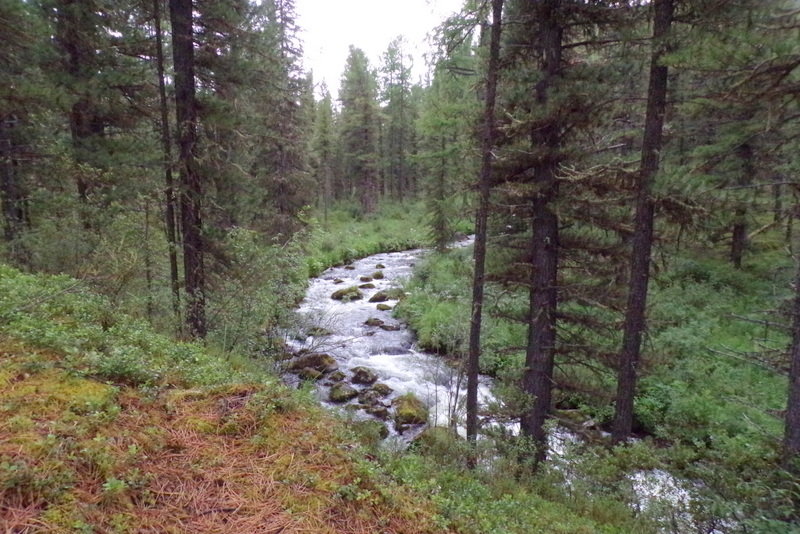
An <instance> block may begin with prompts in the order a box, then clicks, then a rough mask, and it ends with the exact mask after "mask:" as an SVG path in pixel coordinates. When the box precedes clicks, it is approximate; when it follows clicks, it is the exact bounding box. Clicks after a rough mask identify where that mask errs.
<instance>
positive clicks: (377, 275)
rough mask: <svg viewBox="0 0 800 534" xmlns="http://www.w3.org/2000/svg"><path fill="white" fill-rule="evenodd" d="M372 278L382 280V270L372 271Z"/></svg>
mask: <svg viewBox="0 0 800 534" xmlns="http://www.w3.org/2000/svg"><path fill="white" fill-rule="evenodd" d="M372 278H374V279H375V280H383V271H375V272H374V273H372Z"/></svg>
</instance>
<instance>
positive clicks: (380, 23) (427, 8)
mask: <svg viewBox="0 0 800 534" xmlns="http://www.w3.org/2000/svg"><path fill="white" fill-rule="evenodd" d="M295 5H296V8H297V14H298V23H299V25H300V28H301V31H302V37H303V42H304V52H305V67H306V68H307V69H311V70H313V71H314V81H315V82H316V83H317V84H319V83H320V82H322V81H323V80H324V81H325V82H326V83H327V84H328V88H329V89H330V91H331V94H332V95H333V96H334V98H335V97H336V96H337V94H338V90H339V83H340V81H341V80H340V78H341V76H342V71H343V70H344V63H345V59H346V58H347V50H348V47H349V46H350V45H351V44H352V45H354V46H357V47H359V48H361V49H362V50H364V52H365V53H366V54H367V57H368V58H369V61H370V63H371V65H372V66H373V67H376V66H377V65H378V62H379V59H380V56H381V54H383V52H384V51H385V50H386V47H387V46H388V45H389V42H390V41H391V40H392V39H394V38H395V37H397V36H398V35H401V34H402V35H404V36H405V37H406V40H407V42H408V43H409V48H410V50H409V52H410V53H412V54H413V56H414V69H413V76H414V79H415V80H416V79H417V78H419V77H421V76H422V75H423V74H424V73H425V70H426V66H425V60H424V59H423V53H425V52H426V51H427V50H428V46H427V44H426V35H427V34H428V33H429V32H430V31H431V30H432V29H433V28H434V27H435V26H436V25H438V24H439V23H440V22H441V21H442V20H444V18H445V17H447V16H448V15H449V14H451V13H453V12H455V11H457V10H458V9H459V8H460V6H461V0H297V1H296V4H295Z"/></svg>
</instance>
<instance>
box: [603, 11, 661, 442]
mask: <svg viewBox="0 0 800 534" xmlns="http://www.w3.org/2000/svg"><path fill="white" fill-rule="evenodd" d="M653 9H654V14H653V51H652V57H651V59H650V86H649V88H648V91H647V114H646V117H645V124H644V138H643V140H642V159H641V163H640V167H639V182H638V184H637V192H636V216H635V217H636V218H635V226H634V234H633V240H632V249H631V273H630V279H629V282H628V304H627V308H626V311H625V328H624V333H623V337H622V350H621V352H620V356H619V369H618V375H617V404H616V410H615V413H614V425H613V432H612V435H613V439H614V441H622V440H625V439H627V437H628V436H630V433H631V429H632V426H633V398H634V395H635V393H636V379H637V374H638V373H637V368H638V366H639V359H640V353H641V346H642V334H643V333H644V330H645V326H646V317H645V314H646V308H647V288H648V284H649V281H650V254H651V249H652V246H653V199H652V197H651V195H650V191H651V190H652V185H653V180H654V179H655V176H656V173H657V172H658V166H659V153H660V152H661V146H662V144H663V143H662V138H663V130H664V114H665V112H666V107H667V76H668V69H667V67H666V66H663V65H660V61H661V58H662V56H663V55H664V53H665V52H666V50H667V43H666V42H665V40H666V38H667V36H668V34H669V31H670V26H671V25H672V16H673V12H674V6H673V0H655V2H654V5H653Z"/></svg>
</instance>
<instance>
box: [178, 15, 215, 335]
mask: <svg viewBox="0 0 800 534" xmlns="http://www.w3.org/2000/svg"><path fill="white" fill-rule="evenodd" d="M169 11H170V21H171V23H172V57H173V63H174V66H175V114H176V118H177V124H176V131H177V133H178V149H179V155H178V168H179V172H180V182H181V189H180V194H179V203H180V208H181V230H182V234H183V270H184V281H185V291H186V324H187V327H188V329H189V335H190V336H192V337H197V338H203V337H205V335H206V331H207V327H206V314H205V305H206V287H205V284H206V281H205V263H204V252H205V250H204V244H203V219H202V214H201V202H202V198H203V189H202V181H201V177H200V173H199V171H198V167H197V161H196V160H197V156H196V150H197V104H196V102H195V75H194V31H193V14H192V11H193V10H192V0H170V2H169Z"/></svg>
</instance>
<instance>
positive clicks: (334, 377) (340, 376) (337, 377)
mask: <svg viewBox="0 0 800 534" xmlns="http://www.w3.org/2000/svg"><path fill="white" fill-rule="evenodd" d="M345 378H347V376H346V375H345V374H344V373H343V372H341V371H334V372H332V373H331V374H330V376H328V380H330V381H331V382H341V381H342V380H344V379H345Z"/></svg>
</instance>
